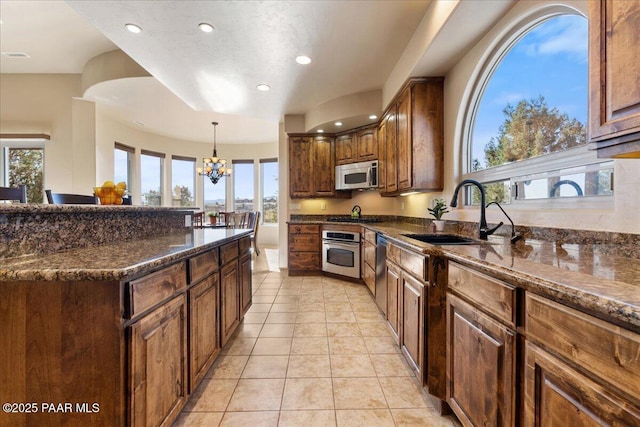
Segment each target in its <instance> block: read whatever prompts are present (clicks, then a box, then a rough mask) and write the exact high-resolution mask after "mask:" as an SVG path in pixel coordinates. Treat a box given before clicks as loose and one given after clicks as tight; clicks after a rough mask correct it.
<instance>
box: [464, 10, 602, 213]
mask: <svg viewBox="0 0 640 427" xmlns="http://www.w3.org/2000/svg"><path fill="white" fill-rule="evenodd" d="M587 44H588V22H587V19H586V18H585V17H583V16H582V15H577V14H576V12H575V11H573V10H572V9H568V8H566V7H563V6H555V7H553V8H548V9H544V10H543V11H541V12H538V14H537V15H535V16H534V17H533V18H531V19H530V21H529V22H528V23H527V24H525V25H524V26H521V28H520V29H519V30H518V32H516V33H512V34H511V35H509V36H507V39H505V40H504V41H503V43H502V45H501V46H500V47H499V48H498V50H496V51H495V52H494V54H493V55H492V58H491V59H490V60H489V62H488V63H487V65H486V66H485V70H484V73H483V74H482V75H481V77H480V80H479V81H478V83H477V86H476V92H475V95H474V96H475V97H474V99H473V101H472V102H471V105H470V114H469V117H470V119H469V121H468V123H467V126H468V129H470V132H469V134H468V135H467V147H468V151H467V152H468V157H467V158H468V164H467V171H468V173H467V174H465V175H464V177H463V178H472V179H476V180H478V181H480V182H482V183H483V184H484V186H485V188H486V191H487V199H488V200H487V201H499V202H503V203H518V202H521V201H524V200H536V199H560V198H576V197H585V196H588V197H591V196H610V195H612V191H613V190H612V188H613V187H612V185H611V182H612V176H613V163H612V162H610V161H603V160H599V159H597V156H596V154H595V152H592V151H589V150H588V149H587V138H586V126H587V108H588V104H587V97H588V81H587V75H588V57H587V55H588V52H587V49H588V46H587ZM479 200H480V197H479V194H478V193H477V190H476V189H475V187H469V189H468V192H467V203H471V204H476V203H479Z"/></svg>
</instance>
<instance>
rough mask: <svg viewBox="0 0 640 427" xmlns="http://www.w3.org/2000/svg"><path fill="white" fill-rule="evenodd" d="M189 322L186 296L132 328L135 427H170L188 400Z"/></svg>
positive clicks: (173, 301)
mask: <svg viewBox="0 0 640 427" xmlns="http://www.w3.org/2000/svg"><path fill="white" fill-rule="evenodd" d="M186 333H187V322H186V304H185V296H184V294H182V295H180V296H178V297H176V298H174V299H173V300H171V301H169V302H168V303H166V304H165V305H163V306H161V307H159V308H157V309H156V310H154V311H152V312H151V313H149V314H148V315H146V316H144V317H143V318H141V319H140V320H139V321H138V322H136V323H134V324H133V325H132V326H131V338H130V358H131V359H130V366H131V373H130V387H131V388H130V393H131V408H130V409H131V425H132V426H136V427H137V426H165V425H166V426H168V425H171V423H172V421H173V420H174V419H175V417H177V416H178V414H179V413H180V409H181V408H182V406H183V405H184V403H185V401H186V396H187V336H186Z"/></svg>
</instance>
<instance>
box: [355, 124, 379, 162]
mask: <svg viewBox="0 0 640 427" xmlns="http://www.w3.org/2000/svg"><path fill="white" fill-rule="evenodd" d="M357 147H358V155H357V161H359V162H364V161H369V160H376V159H377V158H378V138H377V130H376V128H370V129H362V130H360V131H358V144H357Z"/></svg>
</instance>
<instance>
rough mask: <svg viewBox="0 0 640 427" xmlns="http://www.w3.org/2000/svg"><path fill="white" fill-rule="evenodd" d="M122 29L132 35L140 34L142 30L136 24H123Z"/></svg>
mask: <svg viewBox="0 0 640 427" xmlns="http://www.w3.org/2000/svg"><path fill="white" fill-rule="evenodd" d="M124 27H125V28H126V29H127V30H129V32H132V33H134V34H138V33H141V32H142V28H140V27H138V26H137V25H136V24H125V25H124Z"/></svg>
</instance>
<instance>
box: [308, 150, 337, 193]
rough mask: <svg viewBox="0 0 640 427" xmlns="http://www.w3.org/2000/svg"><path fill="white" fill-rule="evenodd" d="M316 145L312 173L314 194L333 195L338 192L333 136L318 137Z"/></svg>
mask: <svg viewBox="0 0 640 427" xmlns="http://www.w3.org/2000/svg"><path fill="white" fill-rule="evenodd" d="M314 145H315V155H314V158H313V169H312V173H311V182H312V185H313V195H314V196H316V197H333V196H334V195H335V194H336V186H335V180H336V173H335V161H334V148H333V147H334V142H333V138H328V137H316V138H315V141H314Z"/></svg>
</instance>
